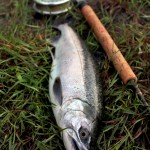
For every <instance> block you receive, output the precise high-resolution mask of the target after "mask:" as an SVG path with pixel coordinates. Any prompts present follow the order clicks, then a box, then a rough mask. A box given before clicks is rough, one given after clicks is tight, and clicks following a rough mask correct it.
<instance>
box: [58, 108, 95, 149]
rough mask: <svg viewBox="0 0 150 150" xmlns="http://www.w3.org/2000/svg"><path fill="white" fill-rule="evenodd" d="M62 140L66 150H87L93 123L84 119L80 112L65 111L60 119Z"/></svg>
mask: <svg viewBox="0 0 150 150" xmlns="http://www.w3.org/2000/svg"><path fill="white" fill-rule="evenodd" d="M62 118H63V119H62V120H61V123H60V126H61V127H63V129H64V130H63V131H62V138H63V142H64V145H65V148H66V150H89V148H90V143H91V137H92V134H93V129H94V121H92V120H90V119H89V118H87V117H86V114H84V112H82V110H70V111H67V112H66V113H65V114H64V116H63V117H62Z"/></svg>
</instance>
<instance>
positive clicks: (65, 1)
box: [33, 0, 71, 15]
mask: <svg viewBox="0 0 150 150" xmlns="http://www.w3.org/2000/svg"><path fill="white" fill-rule="evenodd" d="M33 8H34V9H35V11H36V12H38V13H40V14H45V15H58V14H61V13H65V12H67V11H68V10H69V9H70V8H71V4H70V0H34V5H33Z"/></svg>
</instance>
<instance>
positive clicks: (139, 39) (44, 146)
mask: <svg viewBox="0 0 150 150" xmlns="http://www.w3.org/2000/svg"><path fill="white" fill-rule="evenodd" d="M92 6H93V8H94V9H95V10H96V13H97V15H98V16H99V18H101V21H102V22H103V24H104V25H105V26H106V28H107V29H108V31H109V33H110V34H111V36H112V37H113V39H114V40H115V42H116V44H117V45H118V46H119V48H120V50H121V51H122V53H123V55H124V56H125V58H126V59H127V61H128V62H129V64H130V65H131V67H132V69H133V70H134V72H135V73H136V75H137V77H138V79H139V81H138V83H139V87H140V89H141V90H142V92H143V93H144V96H145V98H146V100H147V102H148V103H149V104H150V70H149V68H150V30H149V29H150V26H149V21H150V16H149V14H150V3H149V2H148V1H146V0H128V1H125V0H111V1H110V0H101V1H100V2H99V3H98V4H97V5H92ZM68 13H70V14H72V15H73V17H74V20H75V22H74V29H75V30H76V31H77V32H78V33H79V35H80V36H81V37H82V38H83V39H84V41H85V42H86V44H87V45H88V47H89V50H90V51H91V52H92V54H93V55H96V56H97V55H100V60H99V62H100V72H99V74H100V76H101V78H102V81H103V89H104V90H103V91H104V92H103V94H104V109H103V115H102V121H101V122H100V123H99V124H100V132H99V136H98V140H97V149H102V150H118V149H123V150H132V149H133V150H134V149H136V150H147V149H149V147H150V119H149V118H150V116H149V112H148V111H147V110H146V109H145V107H143V104H142V102H141V101H140V100H139V99H138V98H137V97H136V96H135V95H134V93H133V92H132V90H130V89H129V88H128V87H127V86H125V85H124V84H123V83H122V81H121V79H120V78H119V76H118V74H117V72H116V71H115V69H114V68H113V65H112V64H111V63H110V61H109V60H108V58H107V56H106V55H105V53H104V51H103V50H102V48H101V46H100V44H99V43H98V42H97V41H96V40H95V36H94V34H93V33H92V31H91V29H90V27H89V26H88V25H87V23H86V21H85V20H84V19H83V16H82V15H81V14H80V12H79V10H78V9H77V8H73V9H72V10H71V11H70V12H68ZM53 19H54V17H49V18H48V17H45V16H44V17H42V16H38V18H37V15H35V12H34V10H33V9H32V1H28V0H21V1H20V0H13V1H12V0H7V1H3V2H2V1H0V149H1V150H7V149H9V150H21V149H23V150H26V149H28V150H38V149H40V150H49V149H50V150H56V149H58V150H61V149H62V150H63V149H64V146H63V142H62V140H61V137H60V131H61V130H60V129H59V127H57V125H56V122H55V119H54V116H53V113H52V107H53V105H52V104H51V103H50V102H49V93H48V82H49V73H50V68H51V62H52V61H51V56H50V54H49V51H48V48H47V43H46V38H47V37H50V38H51V37H53V36H54V34H55V33H54V30H53V29H52V28H51V26H50V25H49V24H52V22H53Z"/></svg>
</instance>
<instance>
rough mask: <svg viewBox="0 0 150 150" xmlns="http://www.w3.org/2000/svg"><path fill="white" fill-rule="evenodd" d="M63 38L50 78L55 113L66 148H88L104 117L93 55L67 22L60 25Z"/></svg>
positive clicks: (58, 47)
mask: <svg viewBox="0 0 150 150" xmlns="http://www.w3.org/2000/svg"><path fill="white" fill-rule="evenodd" d="M57 28H58V30H60V32H61V36H60V38H59V39H58V40H57V41H55V42H54V43H53V45H54V47H55V54H54V55H53V63H52V68H51V74H50V80H49V94H50V99H51V102H52V103H53V104H54V107H53V113H54V116H55V119H56V122H57V124H58V126H59V127H61V128H62V129H63V131H62V132H61V136H62V139H63V142H64V145H65V148H66V150H88V149H90V143H91V139H92V136H93V135H94V132H95V131H94V130H95V128H96V124H97V119H98V117H99V116H101V102H102V99H101V93H102V92H101V86H100V84H99V81H98V77H97V74H98V72H96V71H97V70H96V66H95V63H94V60H93V58H92V57H91V54H90V53H89V51H88V50H87V48H86V46H85V45H84V43H83V41H82V40H81V39H80V38H79V36H78V35H77V34H76V33H75V31H74V30H73V29H72V28H71V27H70V26H69V25H68V24H67V23H64V24H61V25H59V26H57Z"/></svg>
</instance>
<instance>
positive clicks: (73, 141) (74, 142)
mask: <svg viewBox="0 0 150 150" xmlns="http://www.w3.org/2000/svg"><path fill="white" fill-rule="evenodd" d="M71 142H72V145H73V146H74V148H75V150H81V149H79V147H78V145H77V143H76V141H75V140H74V139H73V138H71Z"/></svg>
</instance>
